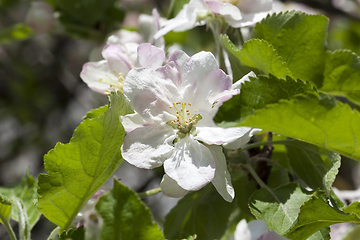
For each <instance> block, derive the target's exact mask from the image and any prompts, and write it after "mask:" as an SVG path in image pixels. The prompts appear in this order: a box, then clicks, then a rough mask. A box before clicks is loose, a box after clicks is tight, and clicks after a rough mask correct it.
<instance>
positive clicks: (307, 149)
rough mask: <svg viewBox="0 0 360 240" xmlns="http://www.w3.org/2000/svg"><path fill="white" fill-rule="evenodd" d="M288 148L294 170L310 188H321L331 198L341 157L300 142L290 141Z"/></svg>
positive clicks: (289, 158)
mask: <svg viewBox="0 0 360 240" xmlns="http://www.w3.org/2000/svg"><path fill="white" fill-rule="evenodd" d="M286 148H287V156H288V160H289V163H290V165H291V168H292V170H293V171H294V172H295V173H296V174H297V175H298V176H299V177H300V178H301V179H302V180H303V181H304V182H305V183H306V184H307V185H308V186H309V187H310V188H312V189H318V188H320V189H322V190H325V191H326V193H327V195H328V196H330V193H331V187H332V184H333V183H334V181H335V177H336V175H337V173H338V169H339V167H340V163H341V162H340V161H341V157H340V155H339V154H337V153H334V152H331V151H328V150H325V149H322V148H320V147H318V146H315V145H312V144H308V143H304V142H300V141H290V142H289V143H288V144H286Z"/></svg>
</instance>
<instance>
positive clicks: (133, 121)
mask: <svg viewBox="0 0 360 240" xmlns="http://www.w3.org/2000/svg"><path fill="white" fill-rule="evenodd" d="M120 122H121V124H122V125H123V127H124V129H125V132H126V133H129V132H131V131H132V130H134V129H135V128H138V127H142V126H144V125H146V124H149V123H148V122H147V121H145V120H144V119H143V118H142V117H141V116H140V115H139V114H138V113H132V114H127V115H125V116H120Z"/></svg>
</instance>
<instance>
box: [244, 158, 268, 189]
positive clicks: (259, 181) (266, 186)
mask: <svg viewBox="0 0 360 240" xmlns="http://www.w3.org/2000/svg"><path fill="white" fill-rule="evenodd" d="M245 167H246V169H247V170H249V172H250V174H251V176H253V178H255V181H256V182H257V183H258V184H259V185H260V187H262V188H265V189H266V190H268V191H269V192H272V190H271V188H269V187H268V185H266V184H265V183H264V182H263V180H261V178H260V177H259V176H258V175H257V173H256V172H255V169H254V168H253V167H252V166H251V165H250V164H245Z"/></svg>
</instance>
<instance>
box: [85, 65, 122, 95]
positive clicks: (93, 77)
mask: <svg viewBox="0 0 360 240" xmlns="http://www.w3.org/2000/svg"><path fill="white" fill-rule="evenodd" d="M80 77H81V79H82V80H83V81H84V82H85V83H86V84H87V85H88V86H89V88H91V89H92V90H94V91H96V92H99V93H102V94H104V93H105V91H106V90H111V89H112V88H111V87H110V83H112V84H114V83H117V81H118V78H117V76H116V75H115V74H114V72H113V71H111V69H110V67H109V64H108V62H107V61H106V60H101V61H99V62H88V63H85V64H84V65H83V68H82V71H81V73H80Z"/></svg>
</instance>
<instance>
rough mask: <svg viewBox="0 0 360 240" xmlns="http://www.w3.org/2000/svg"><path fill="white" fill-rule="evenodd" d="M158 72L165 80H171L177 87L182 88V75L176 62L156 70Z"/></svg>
mask: <svg viewBox="0 0 360 240" xmlns="http://www.w3.org/2000/svg"><path fill="white" fill-rule="evenodd" d="M156 71H157V72H160V73H161V74H162V75H163V78H164V79H170V80H171V81H172V82H173V83H174V84H175V86H176V87H178V88H180V86H181V74H180V72H179V69H178V68H177V66H176V64H175V62H169V63H168V64H166V65H165V66H162V67H159V68H158V69H156Z"/></svg>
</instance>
